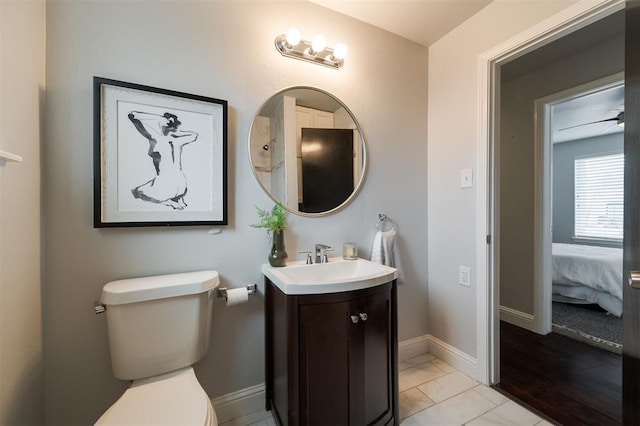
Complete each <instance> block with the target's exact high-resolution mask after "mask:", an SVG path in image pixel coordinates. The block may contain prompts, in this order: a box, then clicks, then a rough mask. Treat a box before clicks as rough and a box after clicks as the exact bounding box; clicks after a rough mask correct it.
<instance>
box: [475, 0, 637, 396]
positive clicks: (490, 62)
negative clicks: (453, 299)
mask: <svg viewBox="0 0 640 426" xmlns="http://www.w3.org/2000/svg"><path fill="white" fill-rule="evenodd" d="M624 7H625V2H624V0H595V1H594V0H582V1H580V2H578V3H576V4H574V5H572V6H570V7H568V8H567V9H565V10H563V11H562V12H560V13H558V14H556V15H554V16H552V17H551V18H549V19H547V20H545V21H543V22H541V23H540V24H538V25H536V26H534V27H532V28H530V29H529V30H527V31H525V32H523V33H521V34H519V35H518V36H516V37H514V38H512V39H510V40H507V41H506V42H504V43H502V44H500V45H498V46H496V47H494V48H493V49H491V50H488V51H486V52H484V53H483V54H481V55H480V56H479V59H478V90H479V93H478V107H477V110H478V123H477V124H478V125H477V129H478V135H477V141H478V142H477V145H476V147H477V158H476V168H477V170H478V179H477V191H478V192H477V204H476V211H477V228H476V229H477V235H476V265H477V268H478V273H477V294H476V298H477V308H478V309H477V317H476V339H477V342H476V353H477V366H478V380H480V381H481V382H483V383H485V384H496V383H498V382H499V381H500V370H499V367H500V347H499V345H500V330H499V325H500V321H499V320H500V312H499V308H500V301H499V288H500V287H499V285H500V277H499V265H500V258H499V244H498V241H499V235H500V234H499V232H500V229H499V226H498V225H499V209H498V207H499V201H500V198H499V197H500V194H499V188H498V184H497V183H498V182H499V180H498V177H499V169H500V164H499V157H498V156H497V155H496V154H497V153H499V151H498V148H499V146H498V144H499V136H500V135H499V129H500V114H499V113H500V103H499V99H500V67H501V66H502V65H503V64H505V63H507V62H509V61H511V60H514V59H516V58H518V57H520V56H523V55H525V54H527V53H529V52H530V51H532V50H534V49H536V48H538V47H541V46H544V45H546V44H548V43H551V42H552V41H555V40H557V39H559V38H561V37H563V36H565V35H567V34H570V33H572V32H574V31H576V30H579V29H581V28H584V27H586V26H587V25H590V24H592V23H593V22H596V21H598V20H600V19H602V18H604V17H607V16H609V15H611V14H613V13H615V12H618V11H620V10H623V9H624Z"/></svg>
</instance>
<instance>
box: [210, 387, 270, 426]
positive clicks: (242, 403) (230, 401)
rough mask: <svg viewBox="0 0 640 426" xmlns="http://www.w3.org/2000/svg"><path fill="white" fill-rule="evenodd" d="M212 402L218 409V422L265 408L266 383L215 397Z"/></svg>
mask: <svg viewBox="0 0 640 426" xmlns="http://www.w3.org/2000/svg"><path fill="white" fill-rule="evenodd" d="M211 403H212V404H213V408H214V409H215V410H216V417H217V418H218V423H224V422H227V421H229V420H232V419H237V418H238V417H242V416H245V415H247V414H251V413H254V412H256V411H261V410H264V406H265V390H264V383H260V384H258V385H255V386H251V387H248V388H245V389H241V390H239V391H236V392H232V393H228V394H226V395H222V396H220V397H218V398H214V399H213V400H212V401H211Z"/></svg>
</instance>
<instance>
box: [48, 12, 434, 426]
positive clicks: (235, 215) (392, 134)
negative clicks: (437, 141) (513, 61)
mask: <svg viewBox="0 0 640 426" xmlns="http://www.w3.org/2000/svg"><path fill="white" fill-rule="evenodd" d="M292 25H295V26H297V27H298V28H300V30H301V31H302V32H303V35H305V38H310V37H311V36H312V35H313V34H315V33H317V32H320V31H322V32H323V33H324V34H325V35H326V37H327V38H328V39H329V41H330V43H335V41H337V40H344V41H345V42H346V43H347V44H348V45H349V56H348V57H347V59H346V63H345V66H344V68H342V69H341V70H338V71H336V70H333V69H329V68H325V67H320V66H315V65H312V64H308V63H305V62H302V61H295V60H292V59H288V58H284V57H282V56H281V55H280V54H279V53H278V52H277V51H276V50H275V48H274V46H273V43H274V38H275V37H276V36H277V35H278V34H281V33H282V32H284V31H286V29H287V28H288V27H289V26H292ZM46 59H47V74H46V79H47V80H46V82H47V105H46V138H45V141H44V154H45V155H44V158H45V159H46V160H45V161H44V169H43V172H44V190H45V197H44V203H45V208H46V217H45V226H46V232H45V245H44V247H45V251H46V263H45V267H46V276H45V294H44V302H45V308H44V324H45V342H44V343H45V352H46V359H45V361H46V362H45V367H46V369H45V404H46V421H47V423H49V424H65V425H70V424H90V423H91V422H93V421H95V420H96V419H97V418H98V416H99V415H100V414H101V413H102V412H103V411H104V410H105V409H106V408H107V407H108V406H109V405H110V404H111V403H112V402H114V401H115V400H116V398H117V397H118V396H119V395H120V394H121V393H122V392H123V391H124V389H125V387H126V383H124V382H121V381H118V380H116V379H115V378H113V376H112V373H111V367H110V361H109V354H108V346H107V334H106V324H105V317H104V316H95V315H93V312H92V302H93V301H94V300H96V299H98V298H99V297H100V290H101V288H102V286H103V285H104V284H105V283H107V282H108V281H111V280H114V279H119V278H127V277H135V276H144V275H151V274H163V273H173V272H181V271H190V270H199V269H216V270H218V271H219V272H220V275H221V279H222V283H223V284H224V285H226V286H230V287H237V286H241V285H244V284H246V283H248V282H251V281H254V282H255V281H257V282H259V283H260V293H262V281H261V274H260V267H261V265H262V264H263V263H265V261H266V256H267V253H268V250H269V244H268V240H267V238H266V234H265V232H264V231H263V230H259V229H253V228H251V227H249V224H251V223H254V222H255V220H256V214H255V209H254V205H258V206H260V207H262V208H265V207H270V206H271V205H272V201H271V200H270V199H269V198H268V197H267V196H266V195H265V194H264V193H263V191H262V190H261V189H260V185H259V184H258V182H257V181H256V179H255V177H254V176H253V173H252V171H251V169H250V167H249V164H248V153H247V139H248V136H249V128H250V125H251V122H252V119H253V116H254V114H255V113H256V112H257V110H258V108H259V107H260V105H261V104H262V102H263V101H264V100H266V99H267V98H268V97H269V96H271V95H272V94H273V93H275V92H276V91H278V90H280V89H282V88H285V87H288V86H292V85H311V86H317V87H320V88H322V89H325V90H327V91H329V92H331V93H333V94H334V95H336V96H337V97H339V98H340V99H342V100H343V101H344V103H345V104H346V105H348V106H349V108H350V109H351V110H352V111H353V113H354V114H355V116H356V117H357V118H358V121H359V122H360V124H361V126H362V128H363V130H364V135H365V137H366V139H367V142H368V161H369V170H368V172H367V175H366V179H365V182H364V187H363V189H362V191H361V192H360V193H359V195H358V196H357V197H356V198H355V200H354V201H353V202H352V203H351V204H350V205H349V206H348V207H347V208H345V209H344V210H342V211H340V212H338V213H336V214H333V215H331V216H328V217H324V218H303V217H297V216H292V215H290V216H289V217H288V223H289V229H288V230H287V231H286V237H285V238H286V248H287V252H288V253H289V256H290V258H292V259H296V258H298V257H299V256H301V255H298V254H297V253H298V251H301V250H308V249H309V248H310V247H312V246H313V244H314V243H316V242H322V243H327V244H330V245H332V246H334V247H337V248H341V247H342V243H343V242H344V241H356V242H357V243H358V246H359V250H360V253H361V254H362V255H363V257H366V256H368V255H369V252H370V245H371V243H372V241H373V237H374V234H375V225H376V220H377V214H378V213H380V212H384V213H386V214H388V215H389V217H391V218H392V219H393V220H394V221H395V222H396V224H397V228H398V232H399V235H400V252H401V253H402V256H403V265H404V267H405V276H406V281H407V285H406V286H404V287H402V288H400V290H399V323H400V324H399V328H400V330H399V332H400V340H406V339H409V338H413V337H416V336H421V335H424V334H426V333H427V325H428V324H427V265H426V261H425V259H426V253H425V252H426V246H427V230H426V229H427V228H426V215H427V191H426V179H427V172H426V167H425V165H426V162H427V148H426V132H427V130H426V129H427V126H426V119H425V117H426V116H427V49H426V48H424V47H422V46H419V45H416V44H414V43H411V42H408V41H407V40H405V39H402V38H400V37H396V36H393V35H391V34H390V33H387V32H385V31H381V30H378V29H375V28H373V27H371V26H368V25H366V24H364V23H362V22H359V21H356V20H353V19H350V18H347V17H345V16H342V15H339V14H336V13H333V12H330V11H328V10H326V9H323V8H321V7H319V6H317V5H314V4H312V3H309V2H264V1H243V2H218V1H185V2H179V1H170V2H167V1H157V2H156V1H127V2H124V1H117V2H116V1H91V2H85V1H62V0H53V1H49V2H48V4H47V55H46ZM94 75H98V76H102V77H108V78H114V79H118V80H123V81H129V82H134V83H141V84H146V85H150V86H155V87H162V88H167V89H173V90H178V91H183V92H187V93H196V94H200V95H205V96H212V97H216V98H221V99H226V100H228V101H229V153H228V155H229V169H228V178H229V219H230V220H229V226H227V227H224V228H223V230H222V233H221V234H219V235H211V234H209V233H208V231H209V229H208V228H206V227H187V228H175V229H167V228H130V229H100V230H98V229H93V227H92V215H93V191H92V185H93V168H92V158H93V157H92V155H93V136H92V131H93V117H92V110H91V109H92V108H91V105H92V104H91V102H92V85H91V84H92V77H93V76H94ZM338 254H339V253H338ZM263 315H264V313H263V299H262V296H261V294H258V295H257V296H254V297H252V298H251V300H250V302H249V303H248V304H245V305H240V306H236V307H233V308H227V307H226V306H225V305H224V303H223V301H222V300H217V301H216V302H215V306H214V313H213V329H212V336H211V337H212V347H211V350H210V351H209V354H208V355H207V356H206V357H205V358H204V359H203V360H202V361H201V362H199V363H198V364H197V365H196V374H197V375H198V378H199V380H200V381H201V383H202V384H203V387H204V388H205V390H206V391H207V392H208V394H209V396H211V397H217V396H220V395H225V394H228V393H230V392H233V391H237V390H240V389H243V388H247V387H249V386H253V385H256V384H259V383H262V382H263V381H264V371H263V364H264V362H263V353H264V348H263V328H264V324H263Z"/></svg>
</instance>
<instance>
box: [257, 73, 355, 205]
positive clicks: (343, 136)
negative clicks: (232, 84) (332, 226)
mask: <svg viewBox="0 0 640 426" xmlns="http://www.w3.org/2000/svg"><path fill="white" fill-rule="evenodd" d="M366 158H367V155H366V148H365V143H364V137H363V135H362V131H361V129H360V126H359V125H358V122H357V121H356V118H355V117H354V116H353V114H352V113H351V111H349V108H347V106H346V105H345V104H343V103H342V102H341V101H340V100H339V99H338V98H336V97H335V96H333V95H331V94H330V93H327V92H325V91H324V90H320V89H316V88H313V87H304V86H298V87H292V88H289V89H285V90H282V91H280V92H278V93H276V94H275V95H273V96H272V97H271V98H269V99H268V100H267V101H266V102H265V103H264V104H263V105H262V107H261V108H260V110H259V111H258V114H257V115H256V117H255V118H254V120H253V124H252V125H251V132H250V134H249V159H250V160H251V166H252V168H253V172H254V174H255V176H256V179H258V182H260V185H261V186H262V188H264V190H265V191H266V192H267V194H269V195H270V196H271V198H273V199H274V201H279V202H281V203H282V205H283V206H284V207H285V208H286V209H287V210H289V211H290V212H293V213H296V214H300V215H303V216H322V215H326V214H328V213H332V212H334V211H336V210H338V209H340V208H342V207H344V206H345V205H346V204H347V203H348V202H349V201H350V200H351V199H352V198H353V197H354V196H355V194H356V192H357V191H358V189H359V188H360V185H361V184H362V181H363V178H364V173H365V168H366Z"/></svg>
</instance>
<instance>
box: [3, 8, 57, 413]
mask: <svg viewBox="0 0 640 426" xmlns="http://www.w3.org/2000/svg"><path fill="white" fill-rule="evenodd" d="M45 19H46V6H45V2H44V0H42V1H36V0H34V1H11V0H10V1H6V0H5V1H0V64H1V66H0V128H2V129H3V130H2V134H1V135H0V149H2V150H5V151H9V152H11V153H14V154H17V155H20V156H22V158H23V162H22V163H6V164H4V165H2V164H0V424H1V425H25V424H42V422H43V419H44V414H43V412H44V410H43V407H44V402H43V397H42V395H43V359H42V354H43V351H42V303H41V291H42V288H41V267H40V266H41V256H40V250H41V244H40V242H41V220H42V217H41V208H40V207H41V203H40V195H41V194H40V162H41V159H40V144H41V135H42V127H41V121H42V112H41V111H42V99H43V92H44V81H45ZM0 163H1V161H0Z"/></svg>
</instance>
